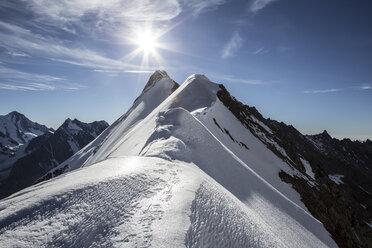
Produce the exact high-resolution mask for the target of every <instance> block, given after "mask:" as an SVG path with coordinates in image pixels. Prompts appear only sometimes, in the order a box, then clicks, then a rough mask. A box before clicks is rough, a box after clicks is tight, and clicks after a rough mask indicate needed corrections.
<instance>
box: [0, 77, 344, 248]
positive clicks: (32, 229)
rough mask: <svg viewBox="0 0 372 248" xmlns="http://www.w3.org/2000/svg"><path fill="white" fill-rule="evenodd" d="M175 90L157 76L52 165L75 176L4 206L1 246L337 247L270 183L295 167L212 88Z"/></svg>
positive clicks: (194, 80)
mask: <svg viewBox="0 0 372 248" xmlns="http://www.w3.org/2000/svg"><path fill="white" fill-rule="evenodd" d="M173 87H174V82H173V80H171V79H170V78H169V77H165V78H162V79H160V80H159V81H157V82H156V83H155V84H153V85H152V87H151V88H150V89H148V90H146V91H144V92H143V93H142V94H141V95H140V97H139V98H138V99H137V100H136V101H135V103H134V104H133V106H132V108H131V109H130V110H129V111H128V112H127V113H126V114H125V115H123V116H122V117H120V118H119V119H118V120H117V121H116V122H115V123H114V124H113V125H111V126H110V127H109V128H107V129H106V130H105V131H104V132H103V133H102V134H101V135H100V136H99V137H97V138H96V140H94V141H93V142H91V143H90V144H88V145H87V146H86V147H85V148H83V149H82V150H80V151H79V152H77V153H76V154H75V155H74V156H73V157H71V158H70V159H69V160H67V161H65V162H64V163H62V164H61V165H60V166H59V168H61V167H62V166H65V165H68V168H69V170H72V172H70V173H67V174H65V175H63V176H61V177H57V178H55V179H52V180H50V181H48V182H43V183H41V184H37V185H35V186H32V187H30V188H27V189H24V190H23V191H21V192H19V193H17V194H15V195H13V196H11V197H9V198H7V199H5V200H3V201H1V202H0V209H3V210H2V211H1V212H0V246H2V245H4V244H14V245H15V246H16V245H19V244H32V245H37V246H45V245H48V244H52V243H51V242H52V241H53V240H55V244H56V245H55V246H60V247H62V246H122V247H148V246H150V245H151V246H153V247H183V246H186V247H203V246H208V247H337V245H336V244H335V242H334V241H333V240H332V239H331V237H330V235H329V233H328V232H327V231H326V230H325V228H324V227H323V226H322V224H321V223H320V222H319V221H318V220H316V219H315V218H313V217H312V216H311V215H310V214H309V213H308V211H307V209H306V207H305V206H304V205H303V203H302V202H301V200H300V197H299V195H298V193H297V192H295V191H294V190H293V189H292V188H291V187H290V186H289V185H288V184H285V183H284V182H282V181H281V180H280V178H279V177H278V173H279V171H281V170H284V171H291V170H293V169H292V168H291V167H290V166H289V165H288V164H287V163H286V162H285V161H283V160H282V159H280V158H278V157H277V156H276V155H275V154H274V153H273V152H272V151H271V150H270V149H268V148H267V147H266V145H265V144H263V143H262V142H261V141H260V140H259V139H258V138H257V137H256V136H254V135H253V134H252V133H251V132H250V131H249V130H248V129H246V128H245V127H244V126H243V125H242V124H241V123H240V122H239V121H238V120H237V119H236V118H235V116H234V115H233V114H232V113H231V112H230V111H229V110H228V109H227V108H226V107H225V106H224V105H223V104H222V103H221V102H220V101H219V99H218V98H217V96H216V93H217V91H218V90H219V86H218V85H217V84H214V83H212V82H210V81H209V80H208V78H207V77H205V76H203V75H192V76H190V77H189V78H188V79H187V80H186V81H185V82H184V83H183V84H182V85H181V86H180V87H179V88H178V89H177V90H176V91H175V92H174V93H173V94H170V93H171V92H172V89H173ZM213 118H215V119H216V120H217V122H218V123H219V125H220V126H221V127H223V128H225V129H226V130H228V131H229V133H230V135H231V136H232V137H233V138H234V140H237V141H241V142H244V144H246V145H247V147H249V149H248V150H247V149H246V148H244V147H242V146H241V145H239V144H238V143H237V142H234V141H233V140H232V139H231V138H230V137H229V136H228V135H226V133H224V132H221V130H220V129H219V128H218V127H217V126H216V124H215V122H214V121H213ZM258 124H259V123H258ZM260 125H261V124H260ZM267 131H268V130H267ZM279 148H280V147H279ZM279 148H278V149H279ZM82 167H84V168H82ZM309 173H310V171H309ZM310 175H311V173H310ZM310 175H309V176H310ZM310 177H311V176H310ZM74 216H75V217H74ZM76 217H78V218H76ZM20 223H22V225H20ZM51 223H52V224H51ZM92 233H94V234H95V236H94V237H93V236H92ZM7 242H9V243H7Z"/></svg>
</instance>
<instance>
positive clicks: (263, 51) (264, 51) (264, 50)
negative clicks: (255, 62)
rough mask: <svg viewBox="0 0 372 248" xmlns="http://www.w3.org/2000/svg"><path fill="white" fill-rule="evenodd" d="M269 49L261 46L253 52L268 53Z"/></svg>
mask: <svg viewBox="0 0 372 248" xmlns="http://www.w3.org/2000/svg"><path fill="white" fill-rule="evenodd" d="M268 52H269V50H266V49H265V48H263V47H261V48H259V49H257V50H256V51H254V52H253V54H255V55H259V54H265V53H268Z"/></svg>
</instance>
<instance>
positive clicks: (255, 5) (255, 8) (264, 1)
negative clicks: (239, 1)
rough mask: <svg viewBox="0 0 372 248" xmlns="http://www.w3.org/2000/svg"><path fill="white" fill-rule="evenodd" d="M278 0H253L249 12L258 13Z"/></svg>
mask: <svg viewBox="0 0 372 248" xmlns="http://www.w3.org/2000/svg"><path fill="white" fill-rule="evenodd" d="M276 1H278V0H253V1H252V2H251V4H250V6H249V10H250V11H251V12H253V13H257V12H259V11H260V10H262V9H263V8H265V7H266V6H267V5H269V4H271V3H273V2H276Z"/></svg>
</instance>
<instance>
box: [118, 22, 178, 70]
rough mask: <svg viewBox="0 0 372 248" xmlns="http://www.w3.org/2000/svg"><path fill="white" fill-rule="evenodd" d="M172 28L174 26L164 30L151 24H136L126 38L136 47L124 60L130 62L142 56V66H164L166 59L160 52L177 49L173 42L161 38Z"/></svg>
mask: <svg viewBox="0 0 372 248" xmlns="http://www.w3.org/2000/svg"><path fill="white" fill-rule="evenodd" d="M171 29H172V27H170V28H168V29H163V30H160V29H154V28H153V27H152V26H151V25H150V26H147V27H146V26H145V27H144V26H134V27H133V29H132V30H133V31H132V33H131V34H130V35H129V36H128V37H126V39H127V42H128V44H131V45H133V46H136V48H135V49H134V50H133V51H131V52H130V53H129V54H127V55H126V56H125V57H124V58H123V60H125V61H126V62H127V63H129V62H130V61H132V60H135V59H136V58H138V57H142V60H141V64H140V67H141V68H148V67H151V66H153V67H154V66H155V67H157V68H158V67H159V66H162V65H163V64H164V60H163V58H162V57H161V54H160V53H159V52H160V51H162V50H168V51H175V50H174V49H173V48H172V45H171V44H169V43H164V42H161V41H160V38H161V37H162V36H163V35H164V34H166V33H167V32H169V31H170V30H171ZM158 50H160V51H158Z"/></svg>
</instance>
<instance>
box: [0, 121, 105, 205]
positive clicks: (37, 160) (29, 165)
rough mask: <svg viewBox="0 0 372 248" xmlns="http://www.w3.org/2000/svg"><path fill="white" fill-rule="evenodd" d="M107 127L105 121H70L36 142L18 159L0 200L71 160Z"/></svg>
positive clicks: (0, 195)
mask: <svg viewBox="0 0 372 248" xmlns="http://www.w3.org/2000/svg"><path fill="white" fill-rule="evenodd" d="M107 127H108V124H107V123H106V122H105V121H96V122H92V123H89V124H88V123H83V122H80V121H78V120H77V119H75V120H70V119H67V120H66V121H65V122H64V123H63V124H62V126H61V127H59V128H58V129H57V130H56V131H55V132H54V134H50V133H49V134H45V135H43V136H40V137H38V138H37V139H34V140H33V142H32V143H30V144H29V146H28V147H27V149H29V150H30V151H32V152H31V153H30V154H28V155H26V156H24V157H22V158H20V159H18V160H17V161H16V162H15V163H14V165H13V167H12V169H11V172H10V175H9V177H8V178H7V179H6V180H5V181H4V182H3V183H2V184H1V185H0V186H1V187H0V197H1V198H4V197H6V196H8V195H10V194H12V193H14V192H16V191H18V190H20V189H23V188H25V187H27V186H30V185H32V184H33V183H34V182H35V181H36V180H37V179H38V178H40V177H41V176H43V175H45V174H46V173H47V172H48V171H49V170H50V169H52V168H54V167H56V166H58V165H59V164H60V163H62V162H63V161H65V160H66V159H68V158H69V157H71V156H72V155H73V154H74V153H76V152H77V151H78V150H80V149H81V148H83V147H84V146H86V145H87V144H88V143H89V142H91V141H92V140H93V139H94V138H96V137H97V136H98V135H99V134H100V133H101V132H102V131H103V130H104V129H106V128H107Z"/></svg>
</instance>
